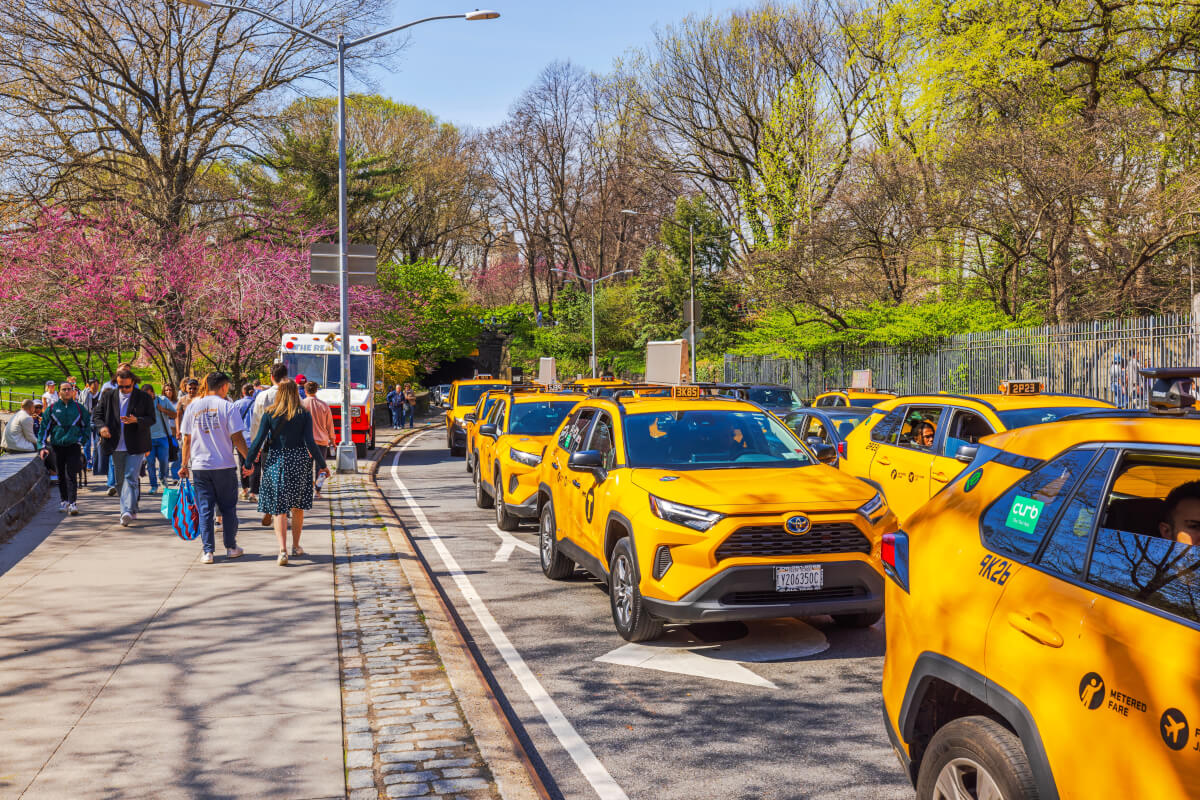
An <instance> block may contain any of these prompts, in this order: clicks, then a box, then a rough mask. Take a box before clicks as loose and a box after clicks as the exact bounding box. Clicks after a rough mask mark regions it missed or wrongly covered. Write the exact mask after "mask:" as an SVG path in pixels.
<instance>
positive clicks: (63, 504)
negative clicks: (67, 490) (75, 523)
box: [58, 500, 67, 514]
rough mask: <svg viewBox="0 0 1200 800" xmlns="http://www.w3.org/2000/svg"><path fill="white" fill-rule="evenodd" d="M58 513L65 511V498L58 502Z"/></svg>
mask: <svg viewBox="0 0 1200 800" xmlns="http://www.w3.org/2000/svg"><path fill="white" fill-rule="evenodd" d="M58 513H60V514H65V513H67V501H66V500H63V501H62V502H61V503H59V504H58Z"/></svg>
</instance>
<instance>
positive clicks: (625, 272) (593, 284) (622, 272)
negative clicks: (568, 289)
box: [550, 269, 633, 378]
mask: <svg viewBox="0 0 1200 800" xmlns="http://www.w3.org/2000/svg"><path fill="white" fill-rule="evenodd" d="M550 271H551V272H561V273H562V274H563V275H570V276H571V277H572V278H575V279H576V280H581V281H587V282H588V288H589V289H590V290H591V294H592V377H593V378H595V377H597V376H596V367H597V364H596V284H597V283H600V281H606V280H608V279H609V278H615V277H617V276H618V275H628V274H630V273H632V272H633V270H631V269H623V270H620V271H619V272H612V273H609V274H608V275H601V276H600V277H599V278H584V277H582V276H580V275H576V274H575V273H574V272H571V271H570V270H567V269H552V270H550Z"/></svg>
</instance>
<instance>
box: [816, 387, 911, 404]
mask: <svg viewBox="0 0 1200 800" xmlns="http://www.w3.org/2000/svg"><path fill="white" fill-rule="evenodd" d="M895 397H896V393H895V392H879V391H876V390H874V389H830V390H829V391H826V392H822V393H821V394H819V395H817V396H816V398H814V399H813V402H812V404H813V406H814V407H816V408H826V407H831V408H836V407H837V406H852V407H854V408H873V407H875V406H877V405H879V404H880V403H882V402H884V401H885V400H892V399H895Z"/></svg>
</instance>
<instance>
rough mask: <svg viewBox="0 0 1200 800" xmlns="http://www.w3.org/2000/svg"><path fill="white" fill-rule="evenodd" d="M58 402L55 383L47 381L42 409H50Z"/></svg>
mask: <svg viewBox="0 0 1200 800" xmlns="http://www.w3.org/2000/svg"><path fill="white" fill-rule="evenodd" d="M56 402H58V392H57V391H56V390H55V388H54V381H46V391H44V392H42V408H43V409H46V408H49V407H50V406H52V405H54V404H55V403H56Z"/></svg>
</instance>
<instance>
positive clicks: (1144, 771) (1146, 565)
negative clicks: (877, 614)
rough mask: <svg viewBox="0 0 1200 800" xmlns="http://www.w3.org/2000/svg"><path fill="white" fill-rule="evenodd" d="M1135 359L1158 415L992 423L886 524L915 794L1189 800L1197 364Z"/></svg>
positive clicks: (891, 671) (899, 714)
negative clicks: (973, 448) (998, 426)
mask: <svg viewBox="0 0 1200 800" xmlns="http://www.w3.org/2000/svg"><path fill="white" fill-rule="evenodd" d="M1142 374H1143V375H1147V376H1148V377H1152V378H1153V379H1154V380H1155V384H1154V389H1153V390H1152V392H1151V403H1152V405H1156V406H1158V407H1159V409H1158V410H1157V411H1152V412H1145V411H1140V412H1139V411H1124V410H1109V411H1096V412H1094V413H1091V414H1086V415H1081V416H1077V417H1073V418H1069V419H1066V420H1063V421H1060V422H1055V423H1052V424H1048V425H1036V426H1031V427H1023V428H1020V429H1018V430H1013V431H1008V432H1006V433H1000V434H997V435H994V436H990V437H988V438H987V439H986V440H985V441H984V442H983V443H981V444H980V446H979V450H978V453H977V454H976V456H975V458H974V460H973V461H972V462H971V465H970V466H969V467H968V468H967V470H966V471H964V472H963V473H962V474H961V475H960V476H958V477H957V478H956V479H954V480H953V481H952V482H951V484H950V486H948V487H947V488H946V489H945V490H944V491H942V492H941V493H939V494H938V495H937V496H936V497H935V498H933V500H931V501H930V502H929V503H927V504H926V505H924V506H923V507H922V508H921V509H920V510H918V511H917V512H916V513H915V514H914V515H913V516H912V518H911V519H910V520H909V521H908V522H907V523H906V524H905V526H904V530H903V531H898V532H895V533H893V534H889V535H887V536H885V537H884V543H883V561H884V566H885V570H886V571H887V574H888V578H889V579H888V581H887V588H886V598H887V603H886V605H887V621H886V625H885V628H886V636H887V655H886V657H885V661H884V669H883V701H884V716H885V719H886V724H887V728H888V734H889V736H890V739H891V741H892V744H893V747H894V748H895V750H896V753H897V755H898V756H899V757H900V760H901V762H902V764H903V765H904V767H905V769H906V770H907V772H908V774H909V776H910V778H911V779H912V780H913V782H914V784H915V785H916V787H917V797H918V798H919V800H930V799H931V798H951V797H972V798H975V797H979V798H982V797H990V798H995V799H996V800H1026V799H1027V798H1029V799H1032V798H1039V800H1047V798H1060V797H1061V798H1081V799H1082V798H1087V799H1088V800H1092V799H1093V798H1189V797H1193V798H1194V797H1200V414H1197V413H1195V412H1194V411H1193V412H1188V413H1186V414H1180V413H1179V412H1180V410H1181V409H1183V408H1186V407H1190V406H1191V405H1192V404H1193V403H1194V398H1193V397H1192V396H1191V395H1190V394H1187V393H1186V392H1185V391H1182V386H1181V384H1182V383H1184V382H1186V381H1188V380H1189V379H1191V378H1194V377H1197V376H1200V368H1190V369H1158V370H1144V371H1143V373H1142ZM1164 412H1166V413H1164Z"/></svg>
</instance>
